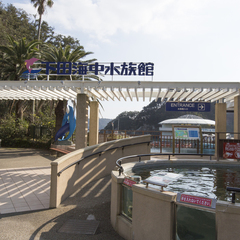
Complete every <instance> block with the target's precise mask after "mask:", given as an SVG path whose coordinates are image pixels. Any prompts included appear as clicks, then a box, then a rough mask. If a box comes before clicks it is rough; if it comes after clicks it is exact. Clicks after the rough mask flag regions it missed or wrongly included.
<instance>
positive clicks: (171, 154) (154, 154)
mask: <svg viewBox="0 0 240 240" xmlns="http://www.w3.org/2000/svg"><path fill="white" fill-rule="evenodd" d="M175 155H178V156H179V155H180V156H209V157H210V160H211V159H212V156H214V155H213V154H201V153H192V154H187V153H148V154H138V155H131V156H126V157H122V158H119V159H118V160H117V161H116V166H117V167H118V168H119V169H118V171H119V176H121V174H122V173H123V172H124V169H123V167H122V165H121V164H122V160H124V159H129V158H136V157H138V158H139V159H138V161H139V162H141V157H150V156H168V160H170V156H175Z"/></svg>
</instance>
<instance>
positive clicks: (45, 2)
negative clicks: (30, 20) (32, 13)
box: [31, 0, 54, 40]
mask: <svg viewBox="0 0 240 240" xmlns="http://www.w3.org/2000/svg"><path fill="white" fill-rule="evenodd" d="M31 3H33V6H34V7H35V8H37V11H38V14H39V22H38V40H40V31H41V23H42V15H43V14H44V13H45V11H46V8H47V7H50V8H51V7H52V6H53V3H54V2H53V1H52V0H31Z"/></svg>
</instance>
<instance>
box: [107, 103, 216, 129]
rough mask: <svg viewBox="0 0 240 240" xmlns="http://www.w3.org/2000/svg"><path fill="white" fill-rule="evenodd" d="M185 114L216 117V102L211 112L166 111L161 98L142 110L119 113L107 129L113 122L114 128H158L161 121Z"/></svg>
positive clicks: (110, 127)
mask: <svg viewBox="0 0 240 240" xmlns="http://www.w3.org/2000/svg"><path fill="white" fill-rule="evenodd" d="M185 114H193V115H197V116H200V117H202V118H206V119H211V120H214V119H215V103H211V111H210V112H186V111H179V112H172V111H166V106H165V104H164V103H163V104H162V103H161V100H160V99H158V101H155V100H154V101H152V102H151V103H150V104H149V105H147V106H146V107H144V108H143V110H142V111H140V112H123V113H121V114H119V115H118V116H117V117H116V118H115V119H114V120H112V121H111V122H109V124H108V125H107V126H106V128H105V129H112V122H113V125H114V129H118V126H119V129H121V130H129V129H134V130H158V128H159V124H158V123H159V122H161V121H163V120H166V119H171V118H177V117H180V116H182V115H185Z"/></svg>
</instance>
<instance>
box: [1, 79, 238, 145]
mask: <svg viewBox="0 0 240 240" xmlns="http://www.w3.org/2000/svg"><path fill="white" fill-rule="evenodd" d="M239 89H240V83H239V82H205V81H204V82H203V81H202V82H201V81H199V82H196V81H194V82H187V81H186V82H180V81H80V80H74V81H71V80H65V81H59V80H49V81H47V80H42V81H40V80H39V81H38V80H29V81H27V80H26V81H0V100H14V99H15V100H69V99H71V100H75V99H77V122H76V149H79V148H84V147H86V146H87V135H88V134H87V132H88V125H87V123H88V107H89V105H90V128H89V145H95V144H97V143H98V111H99V110H98V102H97V100H100V101H103V100H106V101H108V100H112V101H115V100H117V101H122V100H123V101H127V100H130V101H133V100H137V101H138V100H139V99H142V100H143V101H146V100H148V101H152V100H154V99H155V100H156V101H157V100H158V99H159V98H160V99H161V100H162V101H182V102H183V101H188V102H189V101H192V102H197V101H200V102H217V105H216V107H215V122H216V124H215V131H216V132H226V110H230V109H231V110H233V109H234V132H240V111H239V109H240V96H239V95H240V94H239ZM89 100H91V102H90V103H89ZM91 116H92V117H91ZM223 137H224V136H223ZM90 143H91V144H90Z"/></svg>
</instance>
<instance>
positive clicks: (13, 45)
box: [0, 36, 41, 120]
mask: <svg viewBox="0 0 240 240" xmlns="http://www.w3.org/2000/svg"><path fill="white" fill-rule="evenodd" d="M8 40H9V44H8V45H7V46H5V45H1V46H0V52H1V55H2V58H1V59H0V70H1V78H2V79H4V80H20V78H21V75H22V73H23V71H24V70H26V66H25V60H27V59H30V58H32V57H39V50H38V49H37V48H36V46H37V45H39V44H40V43H41V42H39V41H37V40H33V41H31V42H27V41H26V38H22V39H20V40H19V41H15V40H14V39H13V38H12V37H11V36H8ZM23 105H24V101H22V100H18V101H17V104H16V119H21V120H23V112H24V107H23Z"/></svg>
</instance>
